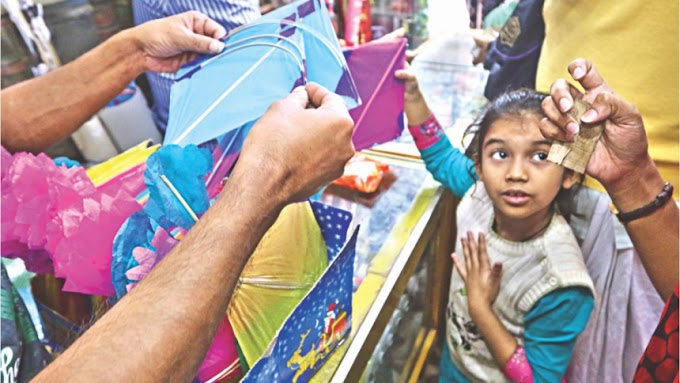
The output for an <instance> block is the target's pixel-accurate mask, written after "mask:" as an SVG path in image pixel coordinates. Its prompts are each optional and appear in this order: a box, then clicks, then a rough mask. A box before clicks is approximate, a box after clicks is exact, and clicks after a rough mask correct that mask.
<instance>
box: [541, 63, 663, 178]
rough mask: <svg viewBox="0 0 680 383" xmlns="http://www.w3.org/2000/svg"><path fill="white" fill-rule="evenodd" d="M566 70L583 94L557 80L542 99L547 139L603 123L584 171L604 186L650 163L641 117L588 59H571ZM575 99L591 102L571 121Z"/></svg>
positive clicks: (566, 137)
mask: <svg viewBox="0 0 680 383" xmlns="http://www.w3.org/2000/svg"><path fill="white" fill-rule="evenodd" d="M568 69H569V73H570V74H571V76H572V77H573V78H574V80H576V81H578V82H579V83H580V84H581V85H582V86H583V88H584V89H585V93H581V92H580V91H579V90H578V89H577V88H576V87H574V86H573V85H571V84H569V83H568V82H567V81H565V80H564V79H559V80H557V81H556V82H555V83H554V84H553V85H552V87H551V89H550V97H547V98H546V99H545V100H544V102H543V111H544V112H545V114H546V115H547V116H548V118H544V119H543V120H542V121H541V131H542V132H543V135H544V136H546V137H547V138H551V139H555V140H558V141H570V140H571V139H572V137H573V134H574V133H576V132H577V131H578V129H579V125H580V123H581V121H582V122H585V123H596V122H604V132H603V134H602V138H601V139H600V141H599V142H598V144H597V146H596V147H595V151H594V152H593V155H592V157H591V158H590V162H588V166H587V168H586V173H587V174H588V175H590V176H592V177H594V178H596V179H597V180H598V181H600V182H601V183H602V184H603V185H604V186H605V188H608V186H609V185H614V184H617V183H619V182H621V181H622V180H623V179H624V178H626V177H629V176H630V175H632V174H634V172H635V171H636V169H639V168H641V167H642V165H647V164H650V163H651V159H650V157H649V154H648V153H647V147H648V144H647V137H646V135H645V128H644V124H643V122H642V116H641V115H640V112H639V111H638V110H637V108H636V107H635V106H634V105H632V104H630V103H628V102H626V101H625V100H624V99H622V98H621V97H620V96H619V95H617V94H616V93H614V91H613V90H612V89H611V88H610V87H609V85H607V83H606V82H605V81H604V80H603V79H602V77H601V76H600V74H599V73H598V71H597V69H595V67H594V66H593V64H592V62H590V60H586V59H577V60H574V61H573V62H571V64H569V68H568ZM575 98H580V99H583V100H584V101H587V102H589V103H590V104H592V108H591V109H590V110H588V111H586V113H585V114H584V115H583V117H582V118H581V121H575V120H574V119H573V118H572V117H571V116H570V115H569V114H568V112H569V111H570V110H571V109H572V107H573V105H574V99H575ZM608 189H609V188H608ZM659 190H661V189H660V188H659Z"/></svg>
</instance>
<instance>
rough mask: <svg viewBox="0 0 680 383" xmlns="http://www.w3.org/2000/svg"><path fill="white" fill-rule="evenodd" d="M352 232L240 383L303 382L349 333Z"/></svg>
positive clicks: (355, 232) (352, 251)
mask: <svg viewBox="0 0 680 383" xmlns="http://www.w3.org/2000/svg"><path fill="white" fill-rule="evenodd" d="M357 233H358V227H357V229H356V230H355V231H354V233H353V234H352V237H351V238H350V240H349V241H348V242H347V244H346V245H345V247H344V248H343V249H342V251H341V252H340V253H339V255H338V256H337V257H336V258H335V259H334V260H333V262H332V263H331V265H330V266H329V268H328V270H327V271H326V272H325V273H324V275H323V276H322V277H321V279H319V281H318V282H317V284H316V286H314V288H313V289H312V290H311V291H310V292H309V294H308V295H307V296H306V297H305V298H304V299H303V300H302V302H300V304H299V305H298V306H297V307H296V308H295V310H293V312H292V314H291V315H290V316H289V317H288V319H286V321H285V322H284V324H283V326H282V327H281V330H280V331H279V333H278V335H277V337H276V339H275V340H274V342H273V343H272V345H271V347H270V348H271V351H270V352H269V353H268V354H267V355H266V356H264V357H263V358H262V359H260V360H259V361H258V362H257V363H256V364H255V365H254V366H253V367H252V369H251V370H250V371H249V372H248V374H247V375H246V376H245V378H244V379H243V380H242V381H243V382H263V383H265V382H267V383H268V382H293V383H303V382H307V381H309V379H310V378H311V377H312V376H313V375H314V373H315V372H316V371H317V370H318V369H319V368H321V366H322V365H323V363H324V362H325V361H326V359H327V358H328V357H329V356H330V355H331V354H332V352H333V351H334V350H335V349H336V348H337V346H338V345H340V343H342V341H343V340H344V338H345V337H346V336H347V335H348V334H349V332H350V330H351V323H352V276H353V272H354V255H355V248H356V239H357Z"/></svg>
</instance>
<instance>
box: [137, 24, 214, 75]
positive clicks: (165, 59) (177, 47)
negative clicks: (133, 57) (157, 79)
mask: <svg viewBox="0 0 680 383" xmlns="http://www.w3.org/2000/svg"><path fill="white" fill-rule="evenodd" d="M125 32H126V33H127V34H128V36H129V37H131V38H132V39H133V41H135V43H136V45H137V47H139V49H140V51H141V52H142V54H143V63H144V65H145V69H146V70H150V71H154V72H176V71H177V70H178V69H179V68H180V66H182V65H184V64H185V63H187V62H189V61H191V60H193V59H194V58H195V57H196V56H197V54H199V53H203V54H207V53H218V52H220V51H221V50H222V48H223V47H224V44H223V43H222V42H221V41H219V40H218V39H220V38H222V37H224V35H226V31H225V29H224V28H223V27H222V26H221V25H220V24H218V23H217V22H216V21H213V20H211V19H210V18H208V16H206V15H204V14H202V13H199V12H196V11H190V12H185V13H181V14H179V15H175V16H171V17H167V18H164V19H158V20H153V21H149V22H147V23H144V24H141V25H139V26H137V27H135V28H131V29H128V30H127V31H125Z"/></svg>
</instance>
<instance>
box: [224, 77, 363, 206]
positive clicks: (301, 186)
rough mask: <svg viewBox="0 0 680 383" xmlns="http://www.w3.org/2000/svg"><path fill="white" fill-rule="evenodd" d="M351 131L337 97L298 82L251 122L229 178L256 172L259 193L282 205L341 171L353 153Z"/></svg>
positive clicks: (322, 184)
mask: <svg viewBox="0 0 680 383" xmlns="http://www.w3.org/2000/svg"><path fill="white" fill-rule="evenodd" d="M353 131H354V122H353V121H352V118H351V117H350V116H349V112H348V111H347V107H345V105H344V103H343V102H342V99H341V98H340V97H339V96H337V95H336V94H334V93H331V92H330V91H328V90H327V89H325V88H324V87H322V86H320V85H318V84H314V83H309V84H307V86H306V87H304V88H303V87H298V88H296V89H295V90H294V91H293V92H292V93H291V94H290V95H288V96H287V97H286V98H284V99H282V100H280V101H277V102H275V103H274V104H272V106H270V107H269V109H268V110H267V112H266V113H265V114H264V116H262V118H261V119H260V120H259V121H258V122H257V123H256V124H255V125H254V126H253V128H252V129H251V131H250V133H248V137H247V138H246V141H245V142H244V144H243V149H242V151H241V157H240V159H239V161H238V162H237V164H236V167H235V169H234V171H233V173H232V177H231V178H230V181H232V180H234V178H235V177H239V176H240V175H242V174H243V173H244V172H257V173H260V176H259V177H256V179H257V182H258V185H253V186H254V187H256V189H257V190H258V191H259V192H261V191H262V190H263V189H265V190H267V189H268V188H269V189H268V190H270V193H269V194H268V196H269V197H271V198H278V200H279V201H280V202H282V203H284V204H285V203H288V202H294V201H300V200H302V199H304V198H306V197H309V196H310V195H312V194H314V192H316V191H317V190H318V189H319V188H321V187H322V186H325V185H327V184H328V183H330V182H331V181H333V180H334V179H336V178H338V177H340V176H341V175H342V173H343V170H344V167H345V164H346V163H347V161H349V159H350V158H351V157H352V156H353V155H354V145H353V144H352V133H353ZM251 179H253V177H251Z"/></svg>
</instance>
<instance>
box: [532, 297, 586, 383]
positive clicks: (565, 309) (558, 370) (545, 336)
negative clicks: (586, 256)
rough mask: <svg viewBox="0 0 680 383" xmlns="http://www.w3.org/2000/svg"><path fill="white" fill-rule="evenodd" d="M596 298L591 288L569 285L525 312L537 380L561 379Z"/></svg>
mask: <svg viewBox="0 0 680 383" xmlns="http://www.w3.org/2000/svg"><path fill="white" fill-rule="evenodd" d="M593 302H594V301H593V295H592V293H591V292H590V290H589V289H587V288H585V287H568V288H564V289H560V290H556V291H553V292H552V293H550V294H548V295H546V296H544V297H543V298H541V299H540V300H539V301H538V302H536V304H535V305H534V307H533V308H532V309H531V310H530V311H529V312H528V313H527V314H526V315H525V316H524V329H525V330H524V350H525V352H526V356H527V360H528V361H529V364H530V365H531V370H532V372H533V377H534V382H535V383H542V382H560V381H561V380H562V377H563V376H564V373H565V372H566V370H567V367H568V366H569V361H570V360H571V353H572V351H573V350H574V344H575V343H576V338H577V337H578V335H579V334H580V333H581V332H582V331H583V330H584V329H585V327H586V324H587V323H588V318H589V317H590V312H591V311H592V310H593Z"/></svg>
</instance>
